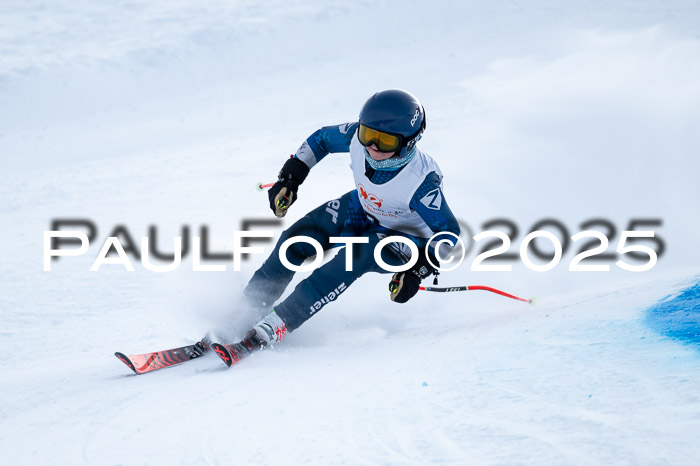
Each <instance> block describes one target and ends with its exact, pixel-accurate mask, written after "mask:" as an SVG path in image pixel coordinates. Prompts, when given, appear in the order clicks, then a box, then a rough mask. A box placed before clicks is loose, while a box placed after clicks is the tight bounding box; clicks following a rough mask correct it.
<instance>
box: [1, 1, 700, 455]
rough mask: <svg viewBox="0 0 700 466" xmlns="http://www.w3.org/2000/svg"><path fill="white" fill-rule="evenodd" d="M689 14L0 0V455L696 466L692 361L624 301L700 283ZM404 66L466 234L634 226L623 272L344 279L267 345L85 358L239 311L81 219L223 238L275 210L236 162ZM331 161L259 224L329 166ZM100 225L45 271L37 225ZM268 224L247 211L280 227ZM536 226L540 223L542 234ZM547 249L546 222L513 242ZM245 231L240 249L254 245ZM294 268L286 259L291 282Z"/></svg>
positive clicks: (240, 280) (311, 187) (166, 237)
mask: <svg viewBox="0 0 700 466" xmlns="http://www.w3.org/2000/svg"><path fill="white" fill-rule="evenodd" d="M698 24H700V5H698V4H697V2H692V1H674V2H653V1H632V0H626V1H617V2H603V1H593V2H581V1H572V2H556V1H533V2H518V1H507V2H506V1H497V2H458V1H441V2H415V1H384V2H371V1H360V2H340V1H330V2H321V1H319V0H307V1H278V0H274V1H268V2H254V1H237V2H233V1H229V2H227V1H218V2H217V1H210V2H205V3H202V2H195V1H192V0H178V1H171V2H139V1H112V2H93V1H87V0H79V1H76V0H73V1H66V0H57V1H53V2H42V1H38V0H24V1H22V2H19V1H14V2H13V1H4V2H2V3H1V4H0V163H1V166H0V167H1V169H0V214H1V215H0V217H1V218H2V231H3V235H2V241H1V244H2V246H1V248H2V249H1V251H0V252H1V254H0V313H1V315H0V336H1V339H0V355H1V356H0V361H1V362H0V373H1V374H2V378H1V379H0V390H1V392H0V452H1V453H0V456H1V457H2V462H3V464H32V465H34V464H70V465H74V464H242V463H254V464H274V463H284V464H300V463H311V464H337V463H345V464H426V463H447V464H557V465H562V464H700V459H699V458H700V443H698V432H700V396H699V395H700V369H699V368H700V352H698V348H697V346H693V345H691V344H683V343H682V342H681V341H678V340H674V339H670V338H668V337H665V336H663V335H662V334H661V333H658V332H657V329H653V328H651V327H650V326H649V325H648V322H647V319H646V314H645V310H646V309H647V308H648V307H649V306H651V305H653V304H654V303H656V302H657V301H659V300H660V299H663V298H664V297H665V296H667V295H670V294H672V293H674V292H676V291H678V290H681V289H683V288H685V287H687V286H689V285H692V284H693V283H695V282H697V280H698V277H699V274H700V267H699V265H700V250H699V248H698V241H699V240H700V235H699V234H698V227H699V226H700V220H699V219H700V215H699V214H700V208H699V204H698V200H699V199H700V183H699V182H698V175H699V174H700V161H699V160H698V148H699V147H700V131H698V129H697V128H698V127H699V126H700V35H699V34H698V29H697V25H698ZM394 87H398V88H404V89H408V90H410V91H411V92H413V93H414V94H416V95H417V96H418V97H419V98H420V99H421V100H422V102H423V104H424V106H425V108H426V112H427V121H428V128H427V131H426V134H425V136H424V138H423V140H422V141H421V147H422V148H423V150H424V151H426V152H427V153H429V154H431V155H432V156H433V157H434V158H435V159H436V160H437V161H438V163H439V164H440V166H441V167H442V170H443V172H444V173H445V175H446V177H445V196H446V199H447V201H448V203H449V204H450V206H451V208H452V209H453V211H454V212H455V213H456V215H457V216H458V217H459V218H460V219H461V220H463V221H464V222H466V223H467V224H468V225H469V226H470V227H471V229H472V230H474V231H473V234H476V233H477V232H479V231H481V230H482V228H481V226H482V224H483V223H484V222H486V221H488V220H491V219H494V218H499V217H500V218H508V219H512V220H513V221H514V222H516V224H517V225H518V226H519V227H520V230H521V231H520V233H519V235H518V237H517V238H513V245H512V248H511V251H512V252H516V253H517V252H518V245H519V243H520V241H521V240H522V237H523V236H524V234H525V233H526V232H528V231H529V229H530V227H531V226H532V225H533V224H534V223H536V222H537V221H539V220H541V219H544V218H555V219H559V220H560V221H561V222H563V223H564V224H565V225H566V226H567V228H568V229H569V234H570V235H573V234H574V233H577V232H579V231H581V228H580V225H581V223H583V222H585V221H587V220H590V219H592V218H605V219H609V220H611V221H612V222H613V223H614V224H615V225H616V226H617V228H618V235H616V237H614V238H610V248H609V251H611V252H612V251H614V249H615V247H616V245H617V241H618V238H619V231H620V230H623V229H626V227H627V224H628V222H629V221H630V219H633V218H658V219H662V220H663V225H662V226H661V227H658V228H656V229H655V230H656V234H657V236H659V237H661V238H663V240H664V242H665V244H666V251H665V253H664V254H663V256H662V257H661V258H660V259H659V262H658V263H657V265H656V266H655V267H654V268H653V269H652V270H650V271H648V272H641V273H633V272H626V271H622V270H620V269H619V268H617V267H616V266H615V265H614V262H608V263H609V264H610V265H611V271H610V272H569V271H568V264H569V263H570V262H571V259H572V258H573V256H574V254H575V250H576V249H577V248H578V245H576V246H575V247H574V246H573V245H572V246H571V247H570V248H569V250H568V252H567V253H566V254H565V255H564V257H563V258H562V261H561V263H560V264H559V265H558V266H557V267H556V268H555V269H553V270H551V271H549V272H541V273H540V272H534V271H530V270H528V269H527V268H526V267H525V266H524V265H523V264H522V263H521V262H520V261H513V262H511V264H513V271H511V272H490V273H487V272H479V273H475V272H470V270H469V268H470V264H471V262H472V261H473V260H474V258H475V257H476V249H472V251H471V252H470V254H469V256H468V257H467V261H466V262H465V263H464V264H463V265H462V266H461V267H460V268H459V269H457V270H455V271H453V272H449V273H444V274H443V275H442V276H441V285H460V284H482V285H491V286H496V287H499V288H503V289H505V290H507V291H510V292H512V293H515V294H518V295H523V296H527V297H529V296H536V297H537V298H538V304H537V305H536V306H529V305H526V304H523V303H520V302H516V301H511V300H508V299H506V298H502V297H499V296H496V295H493V294H490V293H485V292H468V293H451V294H431V293H422V294H419V295H418V296H417V297H416V298H414V299H413V300H412V301H410V302H409V303H407V304H405V305H396V304H393V303H391V302H390V300H389V296H388V291H387V284H388V279H389V277H388V276H385V275H376V274H371V275H368V276H365V277H363V278H361V279H360V280H358V282H356V283H355V285H354V286H352V287H351V288H350V289H349V290H348V291H346V292H345V293H344V294H343V295H342V296H341V297H340V299H339V300H338V301H336V302H334V303H333V304H332V305H329V306H327V307H326V308H324V309H323V311H322V312H320V313H319V314H318V315H316V316H315V317H314V318H313V319H311V320H310V321H309V322H308V323H306V324H305V325H304V326H303V327H302V328H300V329H299V330H298V331H297V332H295V333H294V334H292V335H290V336H289V337H288V339H287V341H286V342H285V343H284V344H280V345H277V346H276V347H275V348H274V349H273V350H271V351H266V352H262V353H259V354H257V355H255V356H254V357H251V358H250V359H249V360H245V361H243V362H241V363H240V365H238V366H236V367H234V368H232V369H230V370H227V369H226V368H225V367H224V366H223V365H222V364H221V362H220V361H219V359H218V358H216V357H215V356H207V357H205V358H202V359H201V360H197V361H192V362H188V363H186V364H184V365H182V366H178V367H174V368H169V369H165V370H163V371H160V372H156V373H152V374H147V375H143V376H135V375H133V374H132V373H131V371H130V370H129V369H128V368H127V367H126V366H124V365H123V364H122V363H121V362H119V361H118V360H117V359H116V358H115V357H114V356H113V353H114V351H122V352H125V353H126V354H136V353H142V352H147V351H153V350H158V349H166V348H169V347H174V346H179V345H182V344H187V343H191V342H194V341H196V340H197V339H198V338H200V337H201V336H202V335H203V334H204V332H205V331H206V330H208V329H209V328H210V327H211V326H212V325H214V324H213V323H214V322H218V321H220V320H221V319H224V318H229V319H230V322H231V325H230V326H232V327H233V332H234V333H237V334H240V333H242V332H243V331H245V330H246V328H247V326H248V325H249V324H250V323H251V319H252V318H253V317H251V316H248V315H246V314H245V313H244V312H241V310H240V309H238V308H237V306H238V305H239V302H238V300H239V297H240V292H241V290H242V287H243V286H244V285H245V283H246V280H247V279H248V278H249V277H250V275H251V274H252V272H253V271H254V270H255V268H256V267H257V266H258V265H259V264H260V263H262V260H263V259H264V255H258V256H256V257H254V258H252V259H251V260H249V261H248V262H246V263H245V267H244V270H243V271H241V272H233V271H232V264H231V263H227V264H226V265H227V268H228V271H227V272H210V273H204V272H196V273H195V272H192V271H191V268H192V263H191V255H190V256H188V258H187V259H185V260H184V261H183V264H182V266H181V267H180V269H179V270H177V271H175V272H170V273H163V274H158V273H154V272H149V271H147V270H145V269H144V268H143V266H141V264H140V263H138V261H134V262H135V263H134V265H135V268H136V270H135V271H134V272H127V271H126V270H125V269H124V267H122V266H119V265H104V266H102V267H101V268H100V270H99V271H98V272H89V269H90V266H91V264H92V261H93V260H94V258H95V257H96V255H97V253H98V252H99V250H100V248H101V246H102V244H103V243H104V241H105V239H106V237H107V235H108V234H109V233H110V232H111V231H112V229H113V228H114V227H115V226H117V225H124V226H126V227H127V228H128V231H129V232H130V233H131V234H132V235H133V236H134V239H136V240H138V238H139V237H140V236H145V235H146V232H147V228H148V226H149V225H156V226H157V227H158V234H159V237H158V245H159V249H161V250H166V251H167V250H170V249H171V248H172V238H173V237H174V236H177V235H179V234H180V228H181V226H182V225H189V226H190V227H191V229H192V230H193V231H194V232H195V233H196V232H197V231H198V229H199V227H200V226H201V225H207V226H208V227H209V231H210V239H211V249H212V250H214V251H228V252H230V251H231V249H232V244H233V237H232V234H233V231H234V230H237V229H240V222H241V220H242V219H247V218H268V219H269V218H273V217H272V213H271V212H270V211H269V208H268V203H267V196H266V195H265V194H261V193H258V192H256V191H255V189H254V184H255V183H256V182H258V181H273V180H274V179H275V176H276V174H277V171H278V170H279V168H280V167H281V165H282V164H283V163H284V159H285V158H286V157H287V156H288V155H289V154H290V153H292V152H294V151H295V150H296V148H297V147H298V146H299V144H300V143H301V142H302V141H303V140H304V139H305V138H306V137H307V136H308V135H309V134H311V133H312V132H313V131H315V130H316V129H318V128H319V127H321V126H325V125H330V124H338V123H343V122H347V121H352V120H356V119H357V115H358V113H359V110H360V108H361V106H362V104H363V103H364V101H365V100H366V99H367V98H368V97H369V96H370V95H371V94H372V93H374V92H376V91H378V90H382V89H386V88H394ZM348 163H349V160H348V156H347V155H343V154H337V155H330V156H328V157H327V158H326V159H325V160H324V161H323V162H322V163H321V164H319V165H318V166H316V167H315V168H314V169H313V171H312V173H311V175H310V176H309V178H308V179H307V181H306V183H305V184H304V185H303V186H302V188H301V190H300V192H299V195H300V197H299V201H298V202H297V203H296V204H295V205H294V206H293V208H292V209H291V210H290V213H289V215H288V216H287V218H286V219H285V225H287V226H288V225H291V223H292V222H293V221H294V220H296V219H298V218H300V217H301V216H303V215H304V214H305V213H306V212H307V211H308V210H310V209H312V208H314V207H316V206H318V205H320V204H321V203H322V202H324V201H327V200H330V199H334V198H336V197H338V196H339V195H341V194H343V193H345V192H346V191H348V190H350V189H352V188H353V182H352V179H351V172H350V170H349V168H348V166H347V165H348ZM57 218H87V219H91V220H92V221H94V222H95V224H96V225H97V226H98V239H97V240H95V241H94V242H93V243H92V244H91V247H90V249H89V252H88V253H87V254H86V255H85V256H82V257H78V258H61V259H60V260H58V261H54V262H53V264H52V270H51V271H50V272H44V271H43V270H42V266H43V263H42V254H43V241H42V235H43V232H44V230H48V229H49V228H50V222H51V220H53V219H57ZM280 231H281V230H276V232H277V233H279V232H280ZM555 233H556V231H555ZM542 244H544V243H542ZM270 249H271V246H270V245H268V246H267V247H266V250H267V251H269V250H270ZM299 278H303V277H299Z"/></svg>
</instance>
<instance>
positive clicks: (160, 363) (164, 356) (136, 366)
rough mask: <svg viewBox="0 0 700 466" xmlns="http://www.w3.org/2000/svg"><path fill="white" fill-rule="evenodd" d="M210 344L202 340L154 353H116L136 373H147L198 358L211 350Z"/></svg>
mask: <svg viewBox="0 0 700 466" xmlns="http://www.w3.org/2000/svg"><path fill="white" fill-rule="evenodd" d="M209 349H210V348H209V345H208V344H207V343H206V342H204V340H202V341H198V342H197V343H195V344H193V345H187V346H181V347H180V348H173V349H168V350H163V351H156V352H153V353H144V354H132V355H129V356H127V355H125V354H124V353H120V352H116V353H114V355H115V356H116V357H117V358H118V359H119V360H120V361H121V362H123V363H124V364H126V365H127V366H128V367H129V369H131V370H132V371H134V372H135V373H136V374H145V373H147V372H153V371H156V370H158V369H163V368H166V367H170V366H174V365H176V364H181V363H183V362H186V361H190V360H192V359H197V358H199V357H201V356H203V355H205V354H206V353H207V352H208V351H209Z"/></svg>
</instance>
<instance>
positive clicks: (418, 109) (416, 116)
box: [411, 108, 420, 126]
mask: <svg viewBox="0 0 700 466" xmlns="http://www.w3.org/2000/svg"><path fill="white" fill-rule="evenodd" d="M419 116H420V108H416V114H415V115H413V118H412V119H411V126H413V125H415V124H416V121H417V120H418V117H419Z"/></svg>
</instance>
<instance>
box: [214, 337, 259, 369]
mask: <svg viewBox="0 0 700 466" xmlns="http://www.w3.org/2000/svg"><path fill="white" fill-rule="evenodd" d="M211 349H213V350H214V352H215V353H216V354H217V356H219V357H220V358H221V360H222V361H223V362H224V364H226V366H227V367H231V366H233V365H234V364H236V363H237V362H239V361H240V360H241V359H243V358H244V357H246V356H247V355H248V354H250V352H251V350H249V349H247V348H246V347H245V346H243V343H242V342H239V343H232V344H230V345H222V344H220V343H213V344H212V345H211Z"/></svg>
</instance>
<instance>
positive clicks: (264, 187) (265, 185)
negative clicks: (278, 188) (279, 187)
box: [255, 181, 275, 191]
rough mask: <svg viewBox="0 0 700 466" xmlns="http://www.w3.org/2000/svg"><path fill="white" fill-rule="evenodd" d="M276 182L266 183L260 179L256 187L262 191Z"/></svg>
mask: <svg viewBox="0 0 700 466" xmlns="http://www.w3.org/2000/svg"><path fill="white" fill-rule="evenodd" d="M274 184H275V183H266V184H263V182H262V181H260V182H258V183H257V184H256V185H255V189H257V190H258V191H262V190H263V189H267V188H271V187H272V185H274Z"/></svg>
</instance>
